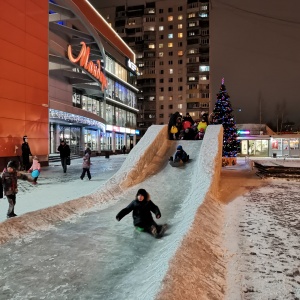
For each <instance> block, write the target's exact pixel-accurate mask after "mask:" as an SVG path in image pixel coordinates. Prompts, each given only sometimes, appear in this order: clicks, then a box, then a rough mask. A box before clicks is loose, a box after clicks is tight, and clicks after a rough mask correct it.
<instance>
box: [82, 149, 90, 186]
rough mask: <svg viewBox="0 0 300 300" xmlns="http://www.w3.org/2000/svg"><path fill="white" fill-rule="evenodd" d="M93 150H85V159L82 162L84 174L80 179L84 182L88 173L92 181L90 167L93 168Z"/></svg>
mask: <svg viewBox="0 0 300 300" xmlns="http://www.w3.org/2000/svg"><path fill="white" fill-rule="evenodd" d="M91 153H92V152H91V150H90V149H89V148H87V149H86V150H85V154H84V157H83V162H82V173H81V176H80V179H81V180H83V178H84V177H85V173H87V177H88V179H89V180H91V179H92V176H91V173H90V166H91Z"/></svg>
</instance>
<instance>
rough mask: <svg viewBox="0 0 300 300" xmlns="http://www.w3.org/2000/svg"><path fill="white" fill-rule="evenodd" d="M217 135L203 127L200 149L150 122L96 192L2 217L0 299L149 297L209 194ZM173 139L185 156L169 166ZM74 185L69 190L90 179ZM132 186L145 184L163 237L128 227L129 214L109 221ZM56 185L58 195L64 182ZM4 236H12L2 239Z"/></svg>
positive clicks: (128, 197) (217, 130)
mask: <svg viewBox="0 0 300 300" xmlns="http://www.w3.org/2000/svg"><path fill="white" fill-rule="evenodd" d="M221 141H222V132H221V126H212V127H209V128H208V131H207V134H206V138H205V139H204V141H203V144H205V147H201V144H202V142H201V141H180V142H179V141H168V140H167V130H166V128H165V127H164V126H152V128H150V129H149V130H148V131H147V134H146V136H145V137H144V138H143V139H142V140H141V141H140V142H139V143H138V145H137V146H135V147H134V149H133V150H132V151H131V153H130V154H129V155H128V156H127V158H126V160H125V162H124V163H123V165H122V167H121V168H120V169H119V170H118V171H117V172H116V173H115V174H114V175H113V176H112V177H111V178H110V179H109V180H108V181H106V182H105V183H104V184H103V186H102V188H101V189H99V190H98V191H97V192H95V193H93V194H92V195H90V196H87V197H81V198H79V199H78V200H74V201H68V202H65V203H62V204H59V205H56V206H53V207H50V208H48V209H43V210H39V211H35V212H32V213H27V214H25V215H23V216H20V217H17V218H14V219H10V220H7V221H5V222H2V223H1V224H0V233H1V239H2V242H3V241H6V243H5V244H3V245H2V246H1V248H0V261H1V265H0V294H2V295H3V297H4V299H104V298H105V299H154V298H155V295H156V294H157V293H158V291H159V289H160V287H161V283H162V280H163V278H164V276H165V274H166V272H167V270H168V262H169V261H170V259H171V258H172V257H173V256H174V254H175V252H176V249H177V248H178V247H179V246H180V243H181V241H182V239H183V237H184V235H185V234H186V233H187V232H188V230H189V228H190V226H191V224H192V222H193V220H194V216H195V214H196V211H197V209H198V207H199V205H200V204H201V203H202V202H203V200H204V198H205V195H206V194H211V195H213V194H215V193H216V189H217V183H218V176H219V175H220V174H219V173H220V166H221V164H220V149H221V148H220V142H221ZM179 143H180V144H182V145H183V147H184V149H185V150H186V151H187V152H188V154H189V155H190V157H191V161H190V162H189V163H188V164H185V165H183V166H182V167H179V168H172V167H171V166H170V165H169V164H168V162H167V160H168V157H169V156H170V155H172V154H174V152H175V149H176V146H177V145H178V144H179ZM79 175H80V174H78V176H79ZM66 176H68V173H67V175H66ZM92 176H93V174H92ZM94 177H95V176H94ZM76 183H77V186H76V189H77V190H80V188H81V186H82V185H87V184H90V182H88V181H86V182H82V181H80V180H78V181H77V180H76ZM41 184H42V180H41ZM41 186H42V185H41ZM37 187H38V186H37ZM138 188H146V189H147V190H148V191H149V193H150V194H151V199H152V200H153V201H154V203H156V204H157V205H158V206H159V207H160V209H161V212H162V218H161V219H160V220H159V221H158V223H168V224H169V230H168V231H167V234H166V236H165V237H164V238H163V239H160V240H155V239H153V238H152V237H151V236H150V235H147V234H145V233H138V232H136V231H135V230H134V229H133V226H132V217H131V216H127V217H126V218H125V219H124V220H122V221H121V222H117V221H116V220H115V216H116V214H117V213H118V211H119V210H120V209H122V208H123V207H124V206H126V205H127V204H128V203H129V202H130V201H131V200H132V199H133V198H134V196H135V194H136V191H137V189H138ZM57 189H58V194H62V193H64V183H63V182H62V183H61V184H60V185H58V186H57ZM73 195H74V194H73ZM76 195H77V196H79V194H78V193H76ZM79 212H81V215H79V214H77V213H79ZM74 213H76V214H75V217H74ZM70 216H73V218H71V219H70V218H69V217H70ZM59 220H69V221H59ZM39 229H43V231H41V230H39ZM45 230H46V231H45ZM24 232H26V233H27V234H26V235H24ZM30 232H31V234H28V233H30ZM11 237H19V238H17V239H13V240H10V241H8V240H9V239H10V238H11ZM12 279H13V280H12Z"/></svg>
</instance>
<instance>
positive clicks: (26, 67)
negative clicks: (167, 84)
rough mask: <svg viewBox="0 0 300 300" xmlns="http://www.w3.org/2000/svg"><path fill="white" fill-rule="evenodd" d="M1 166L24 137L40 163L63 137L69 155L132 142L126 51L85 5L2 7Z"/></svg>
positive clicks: (18, 1) (10, 0) (9, 3)
mask: <svg viewBox="0 0 300 300" xmlns="http://www.w3.org/2000/svg"><path fill="white" fill-rule="evenodd" d="M0 8H1V17H0V22H1V26H0V34H1V36H0V39H1V54H0V62H1V68H0V69H1V71H0V80H1V81H0V87H1V93H0V99H1V110H0V167H2V166H3V165H5V163H6V162H7V161H8V160H9V159H11V158H12V157H16V156H20V155H21V152H20V149H21V144H22V137H23V136H24V135H27V136H28V142H29V145H30V148H31V152H32V154H33V155H37V156H39V157H40V159H41V160H42V161H43V163H44V164H46V163H47V162H48V157H49V154H52V153H56V149H57V147H58V144H59V141H60V139H65V140H66V141H67V143H68V144H69V145H70V148H71V152H72V153H73V154H81V153H82V151H83V150H84V149H85V147H87V146H89V147H90V148H91V149H92V151H93V152H94V153H95V154H99V153H101V151H102V152H103V151H104V150H105V151H107V150H109V151H112V152H116V151H118V150H119V149H121V147H122V146H123V145H126V147H127V149H129V148H131V147H133V146H134V145H135V143H136V134H138V131H137V130H136V115H137V111H138V109H137V92H138V90H137V88H136V81H137V68H136V65H135V55H134V53H133V52H132V50H131V49H130V48H129V47H128V46H127V45H126V44H125V43H124V42H123V41H122V39H121V38H120V37H119V36H118V35H117V34H116V33H115V32H114V30H113V29H112V28H111V27H110V26H109V25H108V23H107V22H106V21H105V20H104V19H103V18H102V17H101V15H100V14H99V13H98V12H97V11H96V10H94V8H93V7H92V6H91V5H90V4H89V2H88V1H86V0H50V1H49V2H48V1H40V0H6V1H0Z"/></svg>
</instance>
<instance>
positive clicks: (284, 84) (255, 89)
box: [210, 0, 300, 126]
mask: <svg viewBox="0 0 300 300" xmlns="http://www.w3.org/2000/svg"><path fill="white" fill-rule="evenodd" d="M211 4H212V7H211V12H210V18H211V19H210V22H211V23H210V26H211V27H210V51H211V52H210V62H211V87H212V104H213V106H214V103H215V100H216V93H217V92H218V90H219V87H220V83H221V78H222V77H224V78H225V85H226V88H227V91H228V93H229V95H230V100H231V103H232V106H233V107H234V108H241V109H242V111H241V112H237V111H235V113H234V116H235V118H236V121H237V123H260V109H259V107H260V106H259V103H260V102H261V112H262V114H261V116H262V123H266V122H268V121H271V122H273V123H274V124H276V120H277V117H276V115H277V113H276V110H278V108H279V109H280V114H282V113H283V118H284V121H285V120H286V119H288V120H289V121H293V122H295V123H296V124H297V125H299V126H300V105H299V104H300V99H299V98H300V97H299V90H298V88H300V82H299V71H300V58H299V55H300V15H299V12H300V1H299V0H287V1H279V0H268V1H262V0H242V1H241V0H212V2H211ZM278 19H281V20H282V21H280V20H278ZM260 100H261V101H260Z"/></svg>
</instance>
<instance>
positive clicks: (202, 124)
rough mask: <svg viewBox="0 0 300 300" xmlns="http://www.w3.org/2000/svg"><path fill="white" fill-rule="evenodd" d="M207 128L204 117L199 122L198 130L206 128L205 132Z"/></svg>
mask: <svg viewBox="0 0 300 300" xmlns="http://www.w3.org/2000/svg"><path fill="white" fill-rule="evenodd" d="M206 128H207V123H206V122H205V120H204V119H202V120H201V122H199V124H198V126H197V129H198V131H200V129H204V132H205V131H206Z"/></svg>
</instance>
